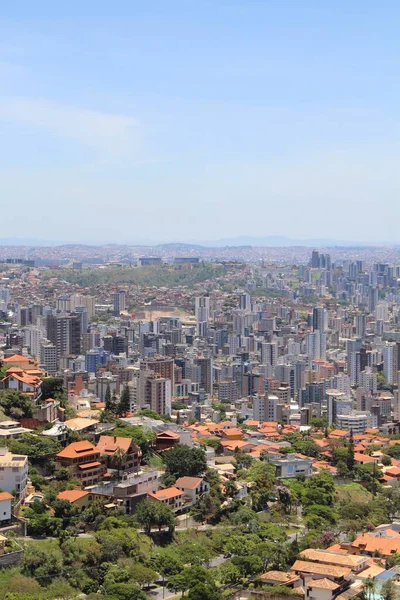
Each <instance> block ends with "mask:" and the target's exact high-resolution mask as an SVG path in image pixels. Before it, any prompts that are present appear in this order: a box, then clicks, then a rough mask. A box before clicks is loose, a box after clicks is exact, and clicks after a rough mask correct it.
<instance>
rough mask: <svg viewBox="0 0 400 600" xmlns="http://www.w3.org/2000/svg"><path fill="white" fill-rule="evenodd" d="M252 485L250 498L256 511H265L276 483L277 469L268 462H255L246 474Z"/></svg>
mask: <svg viewBox="0 0 400 600" xmlns="http://www.w3.org/2000/svg"><path fill="white" fill-rule="evenodd" d="M246 480H247V481H248V482H251V483H252V486H251V488H250V497H251V502H252V508H253V509H254V510H255V511H260V510H263V509H264V508H265V506H266V504H267V501H268V498H269V496H270V494H271V490H272V488H273V484H274V481H275V467H274V466H273V465H271V464H269V463H268V462H263V461H253V463H252V464H251V466H250V467H249V469H248V470H247V473H246Z"/></svg>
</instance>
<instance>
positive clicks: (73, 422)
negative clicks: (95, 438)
mask: <svg viewBox="0 0 400 600" xmlns="http://www.w3.org/2000/svg"><path fill="white" fill-rule="evenodd" d="M98 423H99V421H97V420H96V419H90V418H88V419H87V418H84V417H75V419H68V421H64V425H65V427H66V428H67V429H71V431H76V432H77V433H80V434H81V435H83V434H86V433H93V432H94V431H95V430H96V426H97V425H98Z"/></svg>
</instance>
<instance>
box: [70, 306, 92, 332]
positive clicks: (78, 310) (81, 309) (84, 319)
mask: <svg viewBox="0 0 400 600" xmlns="http://www.w3.org/2000/svg"><path fill="white" fill-rule="evenodd" d="M73 314H76V315H79V316H80V319H81V331H82V332H83V333H86V331H87V328H88V324H89V319H88V311H87V308H86V306H75V310H74V313H73Z"/></svg>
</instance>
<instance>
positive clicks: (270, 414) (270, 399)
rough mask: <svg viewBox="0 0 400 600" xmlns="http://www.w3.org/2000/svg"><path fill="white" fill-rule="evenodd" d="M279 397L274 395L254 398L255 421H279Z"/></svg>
mask: <svg viewBox="0 0 400 600" xmlns="http://www.w3.org/2000/svg"><path fill="white" fill-rule="evenodd" d="M279 403H280V402H279V398H278V396H275V395H274V394H264V395H263V396H259V395H256V396H254V398H253V419H254V420H256V421H260V422H262V421H277V420H278V404H279Z"/></svg>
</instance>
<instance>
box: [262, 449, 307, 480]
mask: <svg viewBox="0 0 400 600" xmlns="http://www.w3.org/2000/svg"><path fill="white" fill-rule="evenodd" d="M268 462H269V463H271V465H275V467H276V476H277V478H278V479H289V478H291V477H296V476H297V475H305V476H306V477H310V476H311V475H312V474H313V461H312V459H311V458H307V457H299V456H297V455H296V454H287V455H286V456H282V457H278V458H276V457H271V455H268Z"/></svg>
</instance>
